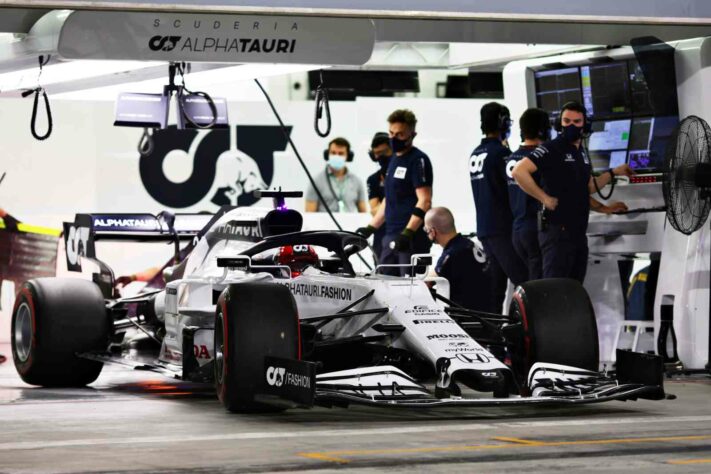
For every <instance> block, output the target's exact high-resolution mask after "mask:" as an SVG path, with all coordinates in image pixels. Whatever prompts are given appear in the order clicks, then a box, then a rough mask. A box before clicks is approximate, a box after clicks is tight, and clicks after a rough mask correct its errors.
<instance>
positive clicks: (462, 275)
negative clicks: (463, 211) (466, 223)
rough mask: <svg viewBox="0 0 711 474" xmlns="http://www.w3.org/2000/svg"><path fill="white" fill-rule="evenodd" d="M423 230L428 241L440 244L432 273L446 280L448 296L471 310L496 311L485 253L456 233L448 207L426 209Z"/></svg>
mask: <svg viewBox="0 0 711 474" xmlns="http://www.w3.org/2000/svg"><path fill="white" fill-rule="evenodd" d="M424 231H425V233H426V234H427V237H428V238H429V239H430V240H431V241H432V242H434V243H436V244H439V245H440V246H442V255H440V257H439V260H437V265H435V273H436V274H437V275H438V276H441V277H444V278H446V279H447V281H449V299H450V300H452V302H454V303H456V304H458V305H460V306H463V307H465V308H467V309H472V310H475V311H486V312H494V311H496V310H500V308H497V307H496V306H495V302H494V299H493V297H492V280H491V276H490V275H489V265H488V262H487V259H486V254H485V253H484V251H483V249H482V248H480V247H478V246H476V245H475V244H474V242H472V241H471V240H469V239H468V238H466V237H464V236H463V235H462V234H460V233H458V232H457V228H456V226H455V225H454V216H452V213H451V212H450V210H449V209H447V208H446V207H433V208H432V209H430V210H429V211H427V214H425V225H424Z"/></svg>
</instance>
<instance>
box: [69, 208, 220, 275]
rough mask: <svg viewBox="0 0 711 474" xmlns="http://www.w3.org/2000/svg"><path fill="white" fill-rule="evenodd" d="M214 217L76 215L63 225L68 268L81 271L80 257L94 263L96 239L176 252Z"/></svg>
mask: <svg viewBox="0 0 711 474" xmlns="http://www.w3.org/2000/svg"><path fill="white" fill-rule="evenodd" d="M229 209H232V207H231V206H225V208H222V209H220V211H219V212H218V213H217V214H209V213H205V214H171V213H167V212H162V213H160V214H157V215H153V214H77V215H76V217H75V218H74V222H65V223H64V245H65V248H66V255H67V269H68V270H70V271H77V272H80V271H81V257H85V258H91V259H94V260H96V258H97V257H96V247H95V242H96V241H98V240H128V241H134V242H151V241H153V242H175V245H176V252H177V250H178V247H179V242H180V241H181V240H192V239H194V238H195V237H196V236H199V235H200V234H201V232H202V231H203V229H205V228H206V227H207V226H208V225H209V224H210V223H211V222H212V221H213V220H214V219H215V218H216V217H219V216H221V215H222V214H223V213H224V212H226V211H227V210H229Z"/></svg>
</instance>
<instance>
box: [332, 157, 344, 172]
mask: <svg viewBox="0 0 711 474" xmlns="http://www.w3.org/2000/svg"><path fill="white" fill-rule="evenodd" d="M328 166H330V167H331V168H332V169H333V170H335V171H339V170H342V169H343V167H344V166H346V157H345V156H342V155H328Z"/></svg>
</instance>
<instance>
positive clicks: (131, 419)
mask: <svg viewBox="0 0 711 474" xmlns="http://www.w3.org/2000/svg"><path fill="white" fill-rule="evenodd" d="M9 353H10V348H9V347H8V346H7V345H0V354H5V355H9ZM667 391H668V392H669V393H673V394H675V395H677V397H678V398H677V399H676V400H669V401H663V402H648V401H641V402H627V403H623V402H612V403H608V404H601V405H588V406H581V407H571V408H564V409H559V408H558V409H551V408H547V409H546V408H536V409H532V408H520V407H519V408H516V409H511V408H506V409H500V408H498V409H497V408H483V409H456V410H455V409H446V410H433V411H413V410H382V409H381V410H378V409H371V408H359V407H354V408H350V409H321V408H318V409H314V410H309V411H307V410H295V411H290V412H286V413H284V414H279V415H262V416H241V415H231V414H228V413H227V412H225V411H224V410H223V409H222V407H221V405H219V403H218V402H217V399H216V397H215V395H214V393H212V392H211V391H210V390H207V389H205V388H203V387H196V386H192V385H190V384H183V383H174V382H173V381H171V380H169V379H166V378H162V377H160V376H158V375H154V374H147V373H141V372H135V371H131V370H127V369H123V368H116V367H113V366H112V367H107V368H106V369H105V370H104V372H103V373H102V375H101V377H100V378H99V380H98V381H97V382H96V383H95V384H94V385H93V387H92V388H87V389H81V390H55V389H39V388H30V387H28V386H26V385H24V384H23V383H22V381H21V380H20V379H19V377H18V376H17V374H16V372H15V368H14V366H13V364H12V361H11V360H8V362H6V363H4V364H2V365H0V473H3V474H4V473H20V472H22V473H24V472H32V473H38V472H141V473H159V472H160V473H183V472H185V473H188V472H194V473H208V472H273V471H311V470H312V471H320V472H330V471H335V470H346V469H352V470H358V471H359V472H381V471H383V470H385V469H388V470H389V471H391V472H415V471H417V472H425V471H427V472H431V471H456V472H473V471H476V472H491V471H503V472H506V471H511V472H546V473H548V472H550V471H552V470H562V471H563V472H586V471H604V472H622V471H636V470H646V471H647V472H655V473H656V472H711V379H708V378H703V377H697V378H687V379H685V380H683V381H682V380H674V381H670V382H669V383H668V385H667Z"/></svg>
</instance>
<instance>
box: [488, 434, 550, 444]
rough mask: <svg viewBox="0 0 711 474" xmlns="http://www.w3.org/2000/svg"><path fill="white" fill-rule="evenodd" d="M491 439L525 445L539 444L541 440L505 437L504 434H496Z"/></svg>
mask: <svg viewBox="0 0 711 474" xmlns="http://www.w3.org/2000/svg"><path fill="white" fill-rule="evenodd" d="M491 439H493V440H496V441H504V442H506V443H514V444H524V445H527V446H539V445H540V444H541V441H532V440H530V439H521V438H507V437H505V436H496V437H494V438H491Z"/></svg>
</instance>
